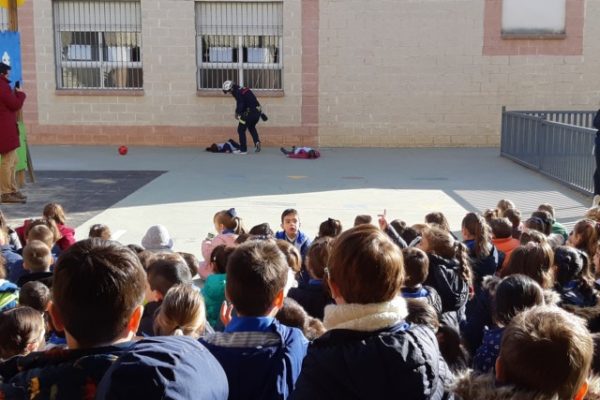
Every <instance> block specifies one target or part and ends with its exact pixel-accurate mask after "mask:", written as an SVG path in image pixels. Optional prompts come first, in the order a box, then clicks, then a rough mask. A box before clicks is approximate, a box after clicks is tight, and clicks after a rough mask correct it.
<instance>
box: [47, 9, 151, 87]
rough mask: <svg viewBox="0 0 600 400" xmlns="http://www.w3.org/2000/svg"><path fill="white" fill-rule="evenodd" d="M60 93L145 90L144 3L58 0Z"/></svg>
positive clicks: (56, 35)
mask: <svg viewBox="0 0 600 400" xmlns="http://www.w3.org/2000/svg"><path fill="white" fill-rule="evenodd" d="M53 14H54V42H55V58H56V86H57V88H58V89H95V90H98V89H99V90H102V89H113V90H114V89H118V90H131V89H141V88H142V87H143V69H142V13H141V2H140V1H139V0H137V1H134V0H113V1H104V0H91V1H89V0H88V1H79V0H54V1H53Z"/></svg>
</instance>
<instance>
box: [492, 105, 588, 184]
mask: <svg viewBox="0 0 600 400" xmlns="http://www.w3.org/2000/svg"><path fill="white" fill-rule="evenodd" d="M595 115H596V111H506V110H503V111H502V128H501V129H502V133H501V144H500V155H501V156H503V157H506V158H509V159H511V160H513V161H515V162H517V163H519V164H521V165H524V166H526V167H528V168H531V169H533V170H536V171H538V172H540V173H542V174H544V175H546V176H549V177H551V178H553V179H555V180H557V181H559V182H561V183H563V184H566V185H567V186H569V187H571V188H573V189H576V190H578V191H580V192H583V193H586V194H593V192H594V182H593V174H594V171H595V168H596V163H595V159H594V155H593V154H592V149H593V146H594V138H595V136H596V129H593V128H592V122H593V120H594V116H595Z"/></svg>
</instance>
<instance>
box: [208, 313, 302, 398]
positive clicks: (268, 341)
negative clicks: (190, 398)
mask: <svg viewBox="0 0 600 400" xmlns="http://www.w3.org/2000/svg"><path fill="white" fill-rule="evenodd" d="M245 319H248V320H250V323H251V324H252V323H253V322H255V321H252V320H262V322H265V321H267V322H266V325H264V324H263V325H262V327H260V328H259V325H260V323H258V324H254V325H255V328H250V329H251V330H235V329H232V324H237V322H236V319H234V320H233V321H232V322H230V324H229V325H228V326H227V327H226V328H225V330H226V331H225V332H215V333H214V334H212V335H207V336H205V337H204V338H202V339H200V343H202V344H203V345H204V346H206V348H208V350H210V352H211V353H212V354H213V355H214V356H215V358H216V359H217V360H218V361H219V363H220V364H221V366H222V367H223V369H224V370H225V374H226V375H227V380H228V382H229V400H242V399H248V400H260V399H265V400H271V399H286V398H287V397H288V396H289V394H290V393H291V392H292V390H293V389H294V386H295V383H296V379H298V375H299V374H300V368H301V366H302V360H303V359H304V356H305V355H306V348H307V346H308V341H307V340H306V338H305V337H304V335H303V334H302V331H300V330H299V329H297V328H290V327H287V326H285V325H282V324H280V323H279V322H277V321H276V320H273V319H272V318H240V320H245ZM246 328H247V326H246ZM228 330H233V332H231V331H229V332H228Z"/></svg>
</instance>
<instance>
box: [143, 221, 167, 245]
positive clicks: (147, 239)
mask: <svg viewBox="0 0 600 400" xmlns="http://www.w3.org/2000/svg"><path fill="white" fill-rule="evenodd" d="M142 246H144V248H145V249H146V250H172V249H173V239H171V235H169V231H168V230H167V228H165V227H164V226H162V225H152V226H151V227H150V228H148V230H147V231H146V234H145V235H144V237H143V238H142Z"/></svg>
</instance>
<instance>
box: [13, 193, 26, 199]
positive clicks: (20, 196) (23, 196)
mask: <svg viewBox="0 0 600 400" xmlns="http://www.w3.org/2000/svg"><path fill="white" fill-rule="evenodd" d="M12 194H13V195H14V196H15V197H18V198H19V199H22V200H27V196H25V195H24V194H23V193H21V192H19V191H16V192H13V193H12Z"/></svg>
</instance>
